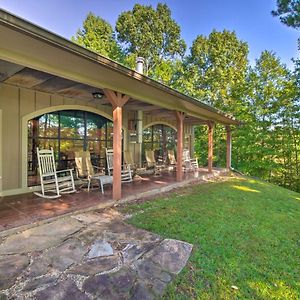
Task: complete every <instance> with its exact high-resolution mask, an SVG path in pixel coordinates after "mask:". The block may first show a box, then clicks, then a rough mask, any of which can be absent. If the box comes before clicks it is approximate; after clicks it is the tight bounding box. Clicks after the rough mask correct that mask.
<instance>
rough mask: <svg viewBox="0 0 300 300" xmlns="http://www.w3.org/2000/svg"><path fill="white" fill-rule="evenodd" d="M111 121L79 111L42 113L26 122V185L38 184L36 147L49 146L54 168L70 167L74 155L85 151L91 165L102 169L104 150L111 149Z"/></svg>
mask: <svg viewBox="0 0 300 300" xmlns="http://www.w3.org/2000/svg"><path fill="white" fill-rule="evenodd" d="M112 131H113V128H112V122H111V121H110V120H108V119H107V118H105V117H102V116H100V115H97V114H94V113H91V112H86V111H81V110H61V111H55V112H51V113H46V114H43V115H41V116H38V117H36V118H34V119H31V120H29V121H28V185H29V186H32V185H36V184H38V183H39V178H38V176H37V157H36V148H37V147H39V148H41V149H49V148H50V147H53V149H54V152H55V160H56V162H57V168H58V169H65V168H73V167H74V152H75V151H78V150H88V151H90V153H91V159H92V163H93V164H95V165H97V166H100V167H105V148H112Z"/></svg>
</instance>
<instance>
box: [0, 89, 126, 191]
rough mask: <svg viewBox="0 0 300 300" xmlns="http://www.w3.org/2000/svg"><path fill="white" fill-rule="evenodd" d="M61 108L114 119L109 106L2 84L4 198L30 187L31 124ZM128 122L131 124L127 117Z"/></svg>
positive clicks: (0, 163)
mask: <svg viewBox="0 0 300 300" xmlns="http://www.w3.org/2000/svg"><path fill="white" fill-rule="evenodd" d="M52 107H53V109H52ZM57 107H59V109H64V107H65V109H71V108H72V107H73V108H74V109H85V110H90V111H92V112H95V113H99V114H100V115H104V116H105V117H109V118H111V108H110V107H109V106H101V105H98V106H97V105H95V103H86V102H84V101H80V100H75V99H67V98H63V97H61V96H58V95H53V94H52V95H51V94H47V93H42V92H37V91H33V90H30V89H23V88H18V87H14V86H11V85H7V84H3V83H2V84H0V112H1V111H2V122H1V114H0V122H1V124H0V125H1V126H0V142H1V146H0V160H1V161H0V193H1V185H2V191H3V192H4V193H3V194H7V193H5V191H9V190H18V189H21V188H23V189H24V188H25V187H26V185H25V184H26V177H27V173H26V168H27V161H26V160H27V120H28V119H31V118H32V117H34V116H37V115H39V114H43V113H45V112H46V111H51V110H56V108H57ZM124 120H126V122H127V117H125V118H124ZM1 127H2V130H1ZM1 132H2V141H1ZM1 150H2V157H1ZM1 170H2V174H1ZM1 175H2V180H1ZM22 185H23V186H22Z"/></svg>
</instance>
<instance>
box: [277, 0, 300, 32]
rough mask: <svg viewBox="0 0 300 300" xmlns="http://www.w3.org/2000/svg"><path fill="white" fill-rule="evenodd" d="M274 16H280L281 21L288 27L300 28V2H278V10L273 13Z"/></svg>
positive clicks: (289, 0)
mask: <svg viewBox="0 0 300 300" xmlns="http://www.w3.org/2000/svg"><path fill="white" fill-rule="evenodd" d="M272 15H273V16H276V17H277V16H279V18H280V21H281V22H282V23H284V24H285V25H287V26H291V27H294V28H296V29H299V28H300V2H299V0H277V10H273V11H272Z"/></svg>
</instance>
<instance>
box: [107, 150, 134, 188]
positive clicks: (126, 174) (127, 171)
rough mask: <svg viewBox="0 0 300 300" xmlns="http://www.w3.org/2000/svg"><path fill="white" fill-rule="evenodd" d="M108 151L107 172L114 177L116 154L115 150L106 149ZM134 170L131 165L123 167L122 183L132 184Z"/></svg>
mask: <svg viewBox="0 0 300 300" xmlns="http://www.w3.org/2000/svg"><path fill="white" fill-rule="evenodd" d="M105 151H106V162H107V172H108V175H109V176H113V171H114V168H113V161H114V152H113V149H107V148H106V149H105ZM132 173H133V172H132V170H131V166H130V165H122V166H121V182H122V183H123V182H131V181H132V180H133V179H132V178H133V176H132Z"/></svg>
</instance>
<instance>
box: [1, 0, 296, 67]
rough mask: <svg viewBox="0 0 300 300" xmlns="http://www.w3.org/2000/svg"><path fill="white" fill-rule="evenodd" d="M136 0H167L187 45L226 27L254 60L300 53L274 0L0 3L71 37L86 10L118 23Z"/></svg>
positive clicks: (24, 0) (287, 57)
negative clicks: (265, 52) (275, 14)
mask: <svg viewBox="0 0 300 300" xmlns="http://www.w3.org/2000/svg"><path fill="white" fill-rule="evenodd" d="M137 2H138V3H141V4H147V5H150V4H151V5H152V6H154V7H156V4H157V3H158V2H164V3H167V5H168V6H169V8H170V9H171V11H172V17H173V18H174V19H175V21H176V22H177V23H178V24H179V25H180V27H181V30H182V37H183V38H184V40H185V41H186V43H187V45H188V46H191V44H192V41H193V40H194V39H195V38H196V36H197V35H199V34H204V35H208V34H209V33H210V32H211V31H212V30H213V29H217V30H223V29H228V30H234V31H235V32H236V33H237V36H238V38H239V39H241V40H243V41H246V42H248V44H249V49H250V53H249V59H250V62H251V63H252V64H253V62H254V61H255V59H256V58H258V57H259V55H260V53H261V52H262V51H263V50H272V51H274V52H276V54H277V55H278V56H279V57H280V58H281V61H282V62H283V63H285V64H287V66H288V67H290V68H292V67H293V64H292V62H291V58H292V57H294V58H295V57H297V56H299V52H298V50H297V39H298V37H299V31H296V30H295V29H292V28H289V27H287V26H285V25H284V24H282V23H281V22H280V21H279V19H278V18H275V17H272V15H271V10H272V9H275V8H276V0H198V1H197V0H185V1H184V0H167V1H156V0H155V1H146V0H143V1H132V0H110V1H105V0H42V1H41V0H40V1H38V0H0V7H1V8H2V9H6V10H8V11H10V12H12V13H14V14H16V15H18V16H20V17H23V18H25V19H27V20H29V21H31V22H32V23H35V24H37V25H39V26H41V27H44V28H46V29H48V30H50V31H52V32H54V33H56V34H59V35H61V36H64V37H66V38H68V39H70V38H71V36H72V35H74V34H75V33H76V31H77V30H78V28H79V27H81V25H82V23H83V20H84V19H85V17H86V15H87V14H88V12H90V11H92V12H94V13H95V14H96V15H99V16H101V17H102V18H104V19H105V20H107V21H108V22H109V23H110V24H111V25H113V26H114V25H115V22H116V20H117V18H118V16H119V14H120V13H121V12H123V11H125V10H131V9H132V7H133V6H134V4H135V3H137Z"/></svg>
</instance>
